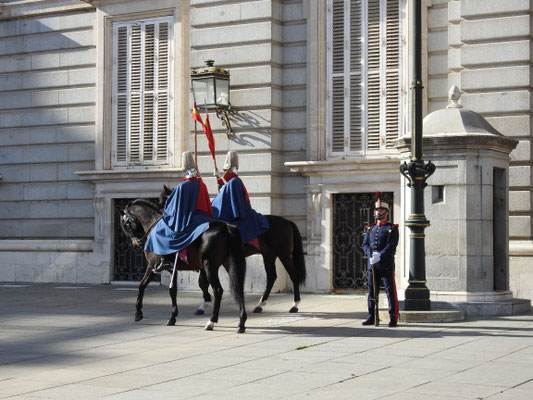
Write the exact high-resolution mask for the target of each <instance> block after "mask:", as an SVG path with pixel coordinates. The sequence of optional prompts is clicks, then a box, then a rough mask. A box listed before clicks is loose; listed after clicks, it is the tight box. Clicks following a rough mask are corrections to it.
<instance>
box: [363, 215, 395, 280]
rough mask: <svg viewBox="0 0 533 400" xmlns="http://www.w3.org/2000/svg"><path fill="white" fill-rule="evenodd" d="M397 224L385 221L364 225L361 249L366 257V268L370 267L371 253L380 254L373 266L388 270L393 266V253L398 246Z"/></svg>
mask: <svg viewBox="0 0 533 400" xmlns="http://www.w3.org/2000/svg"><path fill="white" fill-rule="evenodd" d="M398 238H399V232H398V225H394V224H391V223H390V222H386V223H385V224H383V225H381V226H378V225H377V224H372V225H369V226H367V227H366V232H365V238H364V239H363V250H364V252H365V254H366V256H367V257H368V269H369V270H370V269H372V265H371V264H370V258H371V257H372V253H374V252H378V253H379V254H380V257H381V259H380V261H379V262H378V263H376V264H374V268H377V269H383V270H390V269H393V268H394V254H395V253H396V246H398Z"/></svg>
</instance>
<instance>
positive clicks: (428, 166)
mask: <svg viewBox="0 0 533 400" xmlns="http://www.w3.org/2000/svg"><path fill="white" fill-rule="evenodd" d="M411 3H412V4H411V18H412V23H413V33H412V41H411V45H412V46H411V48H412V54H413V58H412V64H413V65H412V73H413V74H412V83H411V91H412V114H411V119H412V133H411V134H412V143H411V161H409V163H406V162H404V163H403V164H402V165H401V166H400V172H401V173H402V175H403V176H405V177H406V178H407V179H408V180H409V183H408V184H407V186H409V187H410V188H411V214H410V215H409V218H408V219H407V220H406V222H405V225H406V226H408V227H409V229H410V230H411V234H410V235H409V236H410V240H409V242H410V253H411V254H410V259H409V286H408V287H407V289H406V290H405V302H404V309H405V310H406V311H429V310H431V301H430V299H429V289H428V288H427V286H426V253H425V243H424V238H425V235H424V229H426V227H427V226H429V221H428V220H427V219H426V216H425V215H424V188H425V187H426V186H427V183H426V179H427V178H429V177H430V176H431V174H433V172H435V165H434V164H432V163H431V161H430V162H428V163H424V159H423V146H422V140H423V138H422V89H423V88H424V87H423V86H422V29H421V28H422V4H421V3H422V1H421V0H413V1H412V2H411Z"/></svg>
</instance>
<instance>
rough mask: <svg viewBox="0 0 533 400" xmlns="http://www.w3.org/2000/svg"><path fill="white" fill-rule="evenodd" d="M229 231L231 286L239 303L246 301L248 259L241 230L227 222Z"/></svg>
mask: <svg viewBox="0 0 533 400" xmlns="http://www.w3.org/2000/svg"><path fill="white" fill-rule="evenodd" d="M226 229H227V230H228V233H229V253H228V258H229V264H230V267H229V271H228V272H229V281H230V288H231V292H232V294H233V297H234V298H235V301H236V302H237V303H239V302H241V301H244V277H245V276H246V259H245V258H244V251H243V247H242V240H241V232H240V231H239V228H237V227H236V226H235V225H230V224H226Z"/></svg>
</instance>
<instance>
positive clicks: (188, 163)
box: [181, 151, 196, 171]
mask: <svg viewBox="0 0 533 400" xmlns="http://www.w3.org/2000/svg"><path fill="white" fill-rule="evenodd" d="M181 169H183V170H184V171H195V170H196V164H195V163H194V155H193V154H192V152H190V151H184V152H183V153H181Z"/></svg>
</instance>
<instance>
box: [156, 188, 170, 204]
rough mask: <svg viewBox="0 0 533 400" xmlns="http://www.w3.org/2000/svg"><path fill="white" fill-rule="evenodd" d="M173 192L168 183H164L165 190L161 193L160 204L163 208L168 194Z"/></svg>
mask: <svg viewBox="0 0 533 400" xmlns="http://www.w3.org/2000/svg"><path fill="white" fill-rule="evenodd" d="M171 193H172V189H170V188H169V187H168V186H167V185H163V190H162V191H161V193H160V194H159V206H160V207H161V208H164V207H165V203H166V202H167V198H168V196H170V194H171Z"/></svg>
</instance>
